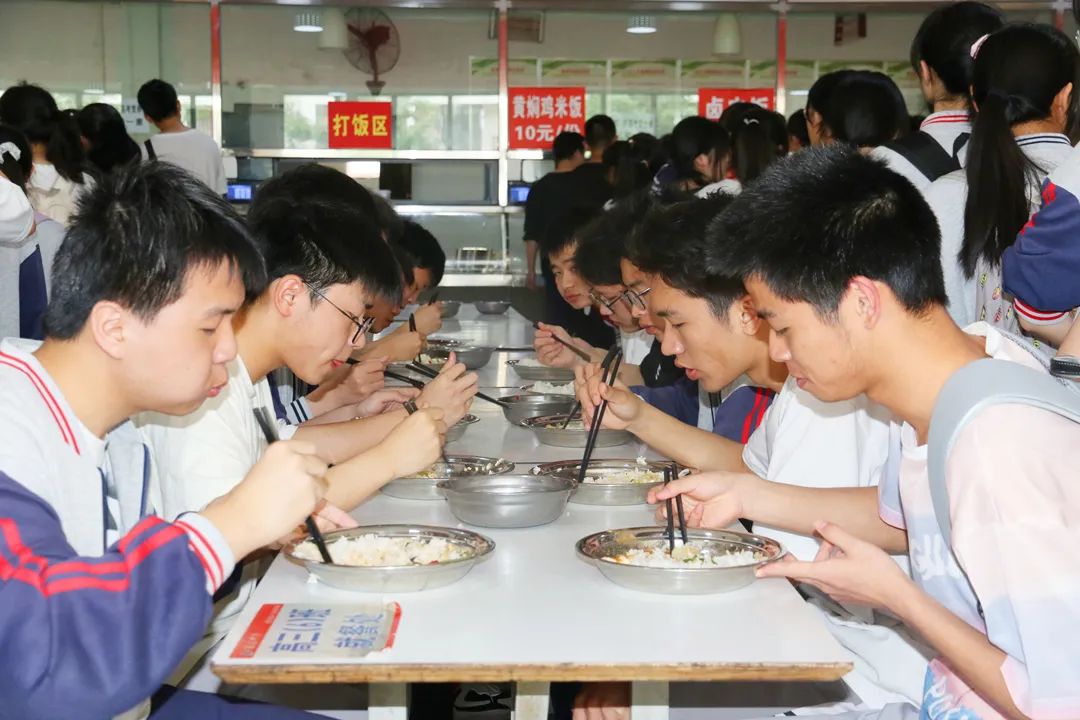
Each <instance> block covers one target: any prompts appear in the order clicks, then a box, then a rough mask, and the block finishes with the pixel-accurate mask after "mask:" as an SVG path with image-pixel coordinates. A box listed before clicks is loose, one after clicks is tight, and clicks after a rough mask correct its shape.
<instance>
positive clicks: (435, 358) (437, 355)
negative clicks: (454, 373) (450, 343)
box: [421, 344, 495, 370]
mask: <svg viewBox="0 0 1080 720" xmlns="http://www.w3.org/2000/svg"><path fill="white" fill-rule="evenodd" d="M493 352H495V348H491V347H477V346H475V345H458V346H457V347H433V346H432V345H430V344H428V348H427V350H425V351H424V352H423V353H421V354H422V355H427V357H428V358H429V359H428V360H427V361H426V362H422V363H421V364H422V365H425V366H427V367H429V368H431V369H433V370H441V369H442V366H443V365H445V364H446V361H447V360H449V359H450V353H455V354H456V356H457V359H458V362H461V363H464V364H465V367H466V369H468V370H479V369H480V368H482V367H484V366H485V365H487V364H488V360H490V359H491V354H492V353H493Z"/></svg>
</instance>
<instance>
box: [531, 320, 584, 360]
mask: <svg viewBox="0 0 1080 720" xmlns="http://www.w3.org/2000/svg"><path fill="white" fill-rule="evenodd" d="M532 326H533V328H534V329H536V330H539V329H540V323H535V322H534V323H533V324H532ZM551 337H552V339H553V340H555V342H557V343H560V344H561V345H563V346H564V347H567V348H569V349H570V352H572V353H574V354H575V355H577V356H578V357H579V358H581V359H582V360H584V361H585V362H592V358H591V357H589V354H588V353H587V352H585V351H584V350H582V349H581V348H579V347H574V346H573V345H571V344H570V343H568V342H566V341H565V340H563V339H562V338H561V337H559V336H558V335H556V334H555V333H551Z"/></svg>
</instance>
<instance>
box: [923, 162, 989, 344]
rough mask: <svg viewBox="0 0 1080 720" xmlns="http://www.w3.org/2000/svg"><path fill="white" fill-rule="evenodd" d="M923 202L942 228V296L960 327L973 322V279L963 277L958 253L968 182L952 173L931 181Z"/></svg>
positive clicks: (975, 318)
mask: <svg viewBox="0 0 1080 720" xmlns="http://www.w3.org/2000/svg"><path fill="white" fill-rule="evenodd" d="M926 201H927V202H928V203H929V204H930V208H931V209H932V210H933V211H934V216H935V217H936V218H937V222H938V227H939V228H940V230H941V272H942V274H943V275H944V276H945V295H946V296H947V297H948V299H949V307H948V310H949V315H950V316H951V317H952V319H953V320H954V321H955V322H956V324H957V325H959V326H960V327H966V326H968V325H970V324H971V323H973V322H975V321H976V320H977V319H978V318H977V317H975V314H976V313H975V300H976V297H975V296H976V292H977V291H976V288H975V280H974V279H973V278H970V279H969V278H967V277H965V276H964V270H963V268H962V267H961V266H960V261H959V260H958V259H957V256H958V255H959V253H960V248H961V247H962V246H963V244H964V204H965V203H966V202H967V183H965V182H962V181H960V180H958V179H957V178H956V177H955V176H954V174H953V173H950V174H948V175H946V176H944V177H943V178H940V179H938V180H935V181H934V182H933V183H931V185H930V187H929V188H928V189H927V191H926Z"/></svg>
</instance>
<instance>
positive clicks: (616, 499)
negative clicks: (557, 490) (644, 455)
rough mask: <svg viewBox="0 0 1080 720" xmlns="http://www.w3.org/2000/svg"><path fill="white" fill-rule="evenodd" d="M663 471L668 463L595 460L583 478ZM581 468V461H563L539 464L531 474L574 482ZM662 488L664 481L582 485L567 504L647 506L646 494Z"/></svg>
mask: <svg viewBox="0 0 1080 720" xmlns="http://www.w3.org/2000/svg"><path fill="white" fill-rule="evenodd" d="M665 467H668V463H665V462H646V463H639V462H635V461H633V460H600V459H595V460H590V461H589V469H588V472H586V473H585V474H586V475H588V476H592V477H598V476H599V477H602V476H604V475H611V474H614V473H619V472H625V471H627V470H651V471H653V472H658V473H662V472H663V471H664V468H665ZM580 468H581V460H562V461H559V462H550V463H542V464H540V465H537V466H536V467H534V468H533V469H532V471H531V472H533V473H536V474H538V475H552V476H554V477H563V478H569V479H570V480H573V481H575V482H577V477H578V470H579V469H580ZM663 484H664V483H663V481H659V482H654V483H603V482H598V483H581V484H580V485H578V486H577V488H576V489H575V490H574V494H573V495H571V496H570V502H572V503H576V504H578V505H641V504H643V503H645V502H646V499H647V497H648V495H649V490H651V489H652V488H654V487H657V486H658V485H663Z"/></svg>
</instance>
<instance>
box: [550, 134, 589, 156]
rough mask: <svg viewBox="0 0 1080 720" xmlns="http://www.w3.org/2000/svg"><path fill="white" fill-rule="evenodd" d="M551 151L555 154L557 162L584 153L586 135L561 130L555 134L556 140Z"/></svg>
mask: <svg viewBox="0 0 1080 720" xmlns="http://www.w3.org/2000/svg"><path fill="white" fill-rule="evenodd" d="M551 152H552V154H553V155H554V156H555V162H562V161H563V160H569V159H570V158H572V157H574V155H576V154H577V153H581V154H582V155H584V154H585V136H584V135H582V134H581V133H576V132H569V131H564V132H561V133H559V134H558V135H556V136H555V142H553V143H552V144H551Z"/></svg>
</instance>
